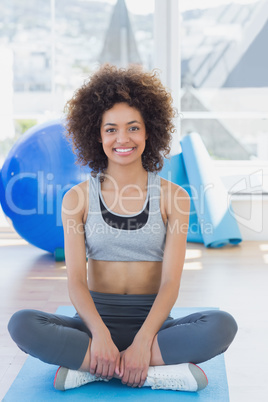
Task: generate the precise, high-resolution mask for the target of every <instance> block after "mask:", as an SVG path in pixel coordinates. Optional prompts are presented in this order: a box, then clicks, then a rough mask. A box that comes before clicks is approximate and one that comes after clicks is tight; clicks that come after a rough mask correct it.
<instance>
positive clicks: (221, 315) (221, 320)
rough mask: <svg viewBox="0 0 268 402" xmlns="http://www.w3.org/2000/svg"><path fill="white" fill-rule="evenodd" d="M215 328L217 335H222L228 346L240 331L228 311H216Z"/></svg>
mask: <svg viewBox="0 0 268 402" xmlns="http://www.w3.org/2000/svg"><path fill="white" fill-rule="evenodd" d="M214 328H215V331H217V334H219V335H222V336H223V338H224V341H225V343H226V345H229V344H230V343H231V342H232V341H233V339H234V337H235V335H236V333H237V330H238V326H237V323H236V321H235V319H234V317H233V316H232V315H231V314H229V313H227V312H226V311H216V312H215V314H214Z"/></svg>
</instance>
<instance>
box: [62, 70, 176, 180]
mask: <svg viewBox="0 0 268 402" xmlns="http://www.w3.org/2000/svg"><path fill="white" fill-rule="evenodd" d="M120 102H125V103H127V104H128V105H129V106H131V107H134V108H136V109H137V110H138V111H139V112H140V113H141V115H142V117H143V120H144V123H145V128H146V133H147V135H148V139H147V140H146V146H145V149H144V152H143V154H142V164H143V167H144V169H145V170H147V171H150V172H155V171H160V170H161V169H162V167H163V162H164V157H166V156H167V155H168V154H169V152H170V142H171V138H172V135H171V134H172V133H173V132H174V131H175V127H174V124H173V122H172V119H173V117H175V115H176V112H175V109H174V108H173V107H172V97H171V95H170V93H169V92H168V91H167V90H166V88H165V87H164V86H163V84H162V83H161V81H160V79H159V78H158V73H157V71H156V70H153V71H152V72H147V71H144V70H143V69H142V68H141V67H140V66H137V65H135V66H134V65H133V66H130V67H128V68H126V69H123V68H120V69H118V68H117V67H115V66H112V65H109V64H105V65H103V66H101V67H100V69H99V70H98V71H96V72H95V73H94V74H93V75H92V76H91V77H90V78H89V80H87V81H86V82H85V83H84V84H83V85H82V87H81V88H79V89H78V90H77V91H76V92H75V94H74V96H73V97H72V99H70V100H69V101H68V102H67V104H66V106H65V111H66V113H67V119H66V130H67V132H66V136H67V138H68V139H69V140H70V141H71V142H72V146H73V152H74V153H75V154H76V155H77V161H76V163H80V164H81V165H83V166H86V165H88V166H89V167H90V168H91V169H92V174H93V175H95V174H96V173H97V172H101V173H103V172H104V170H105V169H106V168H107V164H108V159H107V156H106V155H105V153H104V151H103V148H102V144H101V143H100V142H99V141H98V140H99V139H100V127H101V121H102V115H103V113H104V112H105V111H107V110H109V109H111V108H112V107H113V106H114V105H115V104H116V103H120Z"/></svg>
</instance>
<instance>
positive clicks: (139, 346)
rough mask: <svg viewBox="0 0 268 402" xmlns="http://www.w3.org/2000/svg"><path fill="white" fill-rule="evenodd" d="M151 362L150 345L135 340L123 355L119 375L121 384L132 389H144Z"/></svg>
mask: <svg viewBox="0 0 268 402" xmlns="http://www.w3.org/2000/svg"><path fill="white" fill-rule="evenodd" d="M150 360H151V347H150V345H149V346H148V344H147V343H145V342H142V341H141V340H135V339H134V341H133V343H132V344H131V345H130V346H129V347H128V348H127V349H126V350H125V351H124V352H123V353H122V354H121V361H120V374H119V376H120V378H121V382H122V383H123V384H127V385H128V386H131V387H142V386H143V384H144V382H145V380H146V377H147V373H148V368H149V364H150Z"/></svg>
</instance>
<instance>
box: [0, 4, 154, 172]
mask: <svg viewBox="0 0 268 402" xmlns="http://www.w3.org/2000/svg"><path fill="white" fill-rule="evenodd" d="M126 7H127V8H126ZM153 13H154V0H147V1H146V4H145V3H144V2H137V1H136V0H99V1H96V0H95V1H94V0H76V1H73V0H50V1H49V0H47V1H43V0H24V1H21V0H3V1H1V2H0V15H1V22H0V84H1V91H0V106H1V107H0V117H1V133H0V166H2V163H3V161H4V159H5V157H6V155H7V153H8V151H9V149H10V148H11V146H12V144H13V143H14V142H15V141H16V140H17V138H19V136H20V135H22V134H23V132H24V131H25V130H26V129H27V128H29V127H30V126H31V125H35V124H36V123H40V122H43V121H46V120H50V119H52V118H55V117H61V116H62V113H63V108H64V104H65V103H66V101H67V100H68V99H69V98H70V97H71V96H72V94H73V92H74V91H75V89H76V88H78V87H79V86H80V85H81V84H82V83H83V81H84V80H85V79H86V78H87V77H88V75H89V74H90V73H91V72H92V71H93V70H94V69H96V67H97V66H98V64H100V63H101V62H103V61H109V62H113V63H116V64H120V63H121V64H122V65H123V64H124V63H125V64H127V63H128V61H131V62H137V63H140V64H143V65H144V66H145V67H146V68H149V69H150V68H152V67H153ZM113 38H115V40H113ZM129 49H130V50H131V51H129ZM111 50H112V51H111ZM113 55H115V57H114V58H113Z"/></svg>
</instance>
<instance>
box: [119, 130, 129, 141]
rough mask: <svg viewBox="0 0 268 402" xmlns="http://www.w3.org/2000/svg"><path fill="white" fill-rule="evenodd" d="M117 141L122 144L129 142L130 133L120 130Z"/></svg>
mask: <svg viewBox="0 0 268 402" xmlns="http://www.w3.org/2000/svg"><path fill="white" fill-rule="evenodd" d="M116 140H117V142H118V143H120V144H123V143H126V142H129V134H128V132H127V131H126V130H118V133H117V138H116Z"/></svg>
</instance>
